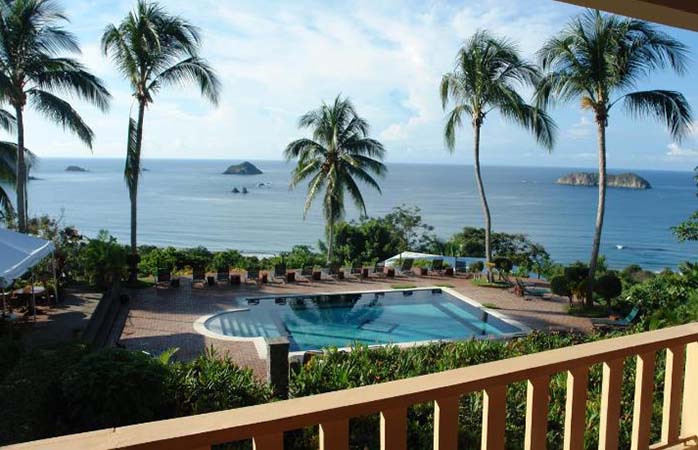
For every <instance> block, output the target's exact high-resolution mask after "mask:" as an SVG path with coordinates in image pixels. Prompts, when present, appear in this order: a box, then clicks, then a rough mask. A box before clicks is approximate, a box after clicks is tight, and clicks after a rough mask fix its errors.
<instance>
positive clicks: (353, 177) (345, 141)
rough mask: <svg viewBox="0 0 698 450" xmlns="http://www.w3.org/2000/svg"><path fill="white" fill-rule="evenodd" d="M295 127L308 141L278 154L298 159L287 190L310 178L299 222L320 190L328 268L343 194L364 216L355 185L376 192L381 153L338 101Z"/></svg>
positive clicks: (345, 105) (365, 126)
mask: <svg viewBox="0 0 698 450" xmlns="http://www.w3.org/2000/svg"><path fill="white" fill-rule="evenodd" d="M298 126H299V127H300V128H310V129H312V131H313V138H312V139H298V140H296V141H293V142H291V143H290V144H288V146H287V147H286V149H285V150H284V157H285V158H286V160H287V161H290V160H292V159H298V164H297V166H296V168H295V169H294V170H293V174H292V177H291V184H290V187H291V188H294V187H296V186H297V185H298V184H299V183H300V182H302V181H303V180H306V179H308V178H310V182H309V183H308V195H307V197H306V200H305V208H304V210H303V217H304V218H305V216H306V215H307V213H308V210H309V209H310V206H311V205H312V202H313V200H314V199H315V197H317V195H318V194H319V193H320V192H321V191H322V190H323V189H324V191H325V193H324V198H323V202H322V210H323V215H324V216H325V221H326V223H327V261H328V262H331V261H332V257H333V248H334V227H335V224H336V223H337V222H338V221H339V220H341V218H342V217H343V216H344V193H345V191H346V192H348V193H349V196H350V197H351V198H352V200H353V201H354V204H355V205H356V207H357V208H358V209H359V211H361V213H362V214H364V215H365V214H366V204H365V202H364V198H363V195H362V194H361V189H360V187H359V184H357V180H358V181H359V182H361V183H364V184H366V185H368V186H370V187H372V188H374V189H376V190H377V191H378V192H381V189H380V186H379V185H378V182H377V181H376V179H375V178H374V176H383V175H384V174H385V173H386V171H387V169H386V167H385V165H383V163H382V162H381V161H382V160H383V158H384V156H385V149H384V148H383V144H381V143H380V142H378V141H377V140H375V139H371V138H369V137H368V130H369V126H368V122H366V121H365V120H364V119H362V118H361V117H359V116H358V115H357V113H356V110H355V109H354V105H353V104H352V103H351V101H350V100H349V99H348V98H344V99H342V98H341V96H339V95H338V96H337V97H336V98H335V99H334V102H333V103H332V104H329V105H328V104H326V103H324V102H323V104H322V106H321V107H320V108H318V109H315V110H313V111H310V112H308V113H306V114H304V115H303V116H301V118H300V120H299V122H298Z"/></svg>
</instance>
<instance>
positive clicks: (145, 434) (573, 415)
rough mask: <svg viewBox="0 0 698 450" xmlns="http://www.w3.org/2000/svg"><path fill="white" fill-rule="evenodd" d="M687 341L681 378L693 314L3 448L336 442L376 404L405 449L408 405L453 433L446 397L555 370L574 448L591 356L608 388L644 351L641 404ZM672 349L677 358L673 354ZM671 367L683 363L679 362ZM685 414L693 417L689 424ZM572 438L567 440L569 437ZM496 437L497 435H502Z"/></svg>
mask: <svg viewBox="0 0 698 450" xmlns="http://www.w3.org/2000/svg"><path fill="white" fill-rule="evenodd" d="M687 344H690V345H689V350H688V351H686V353H685V359H686V371H687V372H690V373H687V374H686V377H687V378H688V376H689V375H692V376H698V350H697V348H698V323H692V324H688V325H682V326H678V327H672V328H666V329H663V330H658V331H652V332H647V333H640V334H635V335H628V336H623V337H618V338H613V339H607V340H603V341H597V342H592V343H588V344H581V345H576V346H572V347H566V348H561V349H556V350H550V351H546V352H541V353H535V354H531V355H526V356H520V357H516V358H510V359H505V360H501V361H495V362H490V363H486V364H480V365H477V366H470V367H465V368H461V369H454V370H449V371H445V372H440V373H435V374H430V375H423V376H419V377H413V378H408V379H404V380H398V381H392V382H388V383H382V384H376V385H370V386H364V387H359V388H354V389H348V390H342V391H335V392H329V393H325V394H319V395H313V396H308V397H302V398H297V399H292V400H285V401H280V402H274V403H269V404H264V405H257V406H251V407H245V408H238V409H233V410H227V411H221V412H215V413H209V414H200V415H196V416H189V417H182V418H177V419H169V420H163V421H157V422H150V423H143V424H138V425H131V426H126V427H120V428H114V429H108V430H100V431H94V432H88V433H82V434H75V435H69V436H63V437H58V438H51V439H45V440H41V441H33V442H27V443H24V444H18V445H16V446H11V447H9V448H11V449H52V450H62V449H66V450H67V449H70V450H73V449H78V448H90V449H165V448H167V449H175V450H176V449H199V448H208V447H209V446H211V445H212V444H216V443H223V442H231V441H236V440H241V439H250V438H255V447H256V448H258V449H260V450H261V449H262V448H264V449H272V450H277V449H281V448H282V445H283V443H282V440H281V441H280V440H279V436H280V435H281V433H282V432H284V431H290V430H295V429H300V428H304V427H309V426H314V425H318V424H324V425H323V427H322V429H323V433H324V435H323V439H322V441H323V445H324V447H323V448H334V447H332V446H330V443H331V442H332V433H333V431H334V430H337V433H338V434H340V435H341V440H344V439H346V436H347V433H346V430H345V425H346V421H348V420H349V419H350V418H353V417H357V416H362V415H367V414H376V413H380V414H381V430H382V436H381V441H382V442H386V441H387V442H388V443H385V444H384V445H386V446H387V445H389V443H392V446H395V447H394V448H403V443H404V436H396V435H395V433H396V432H401V431H400V430H403V429H404V426H405V421H404V412H405V410H406V408H408V407H410V406H411V405H414V404H417V403H424V402H430V401H437V408H438V411H439V414H438V415H436V416H435V417H436V419H437V420H438V421H439V423H438V424H437V425H438V427H435V429H437V430H438V431H439V432H442V433H453V432H457V427H453V422H452V418H451V417H448V416H444V414H447V415H448V414H452V413H453V411H454V408H453V407H452V403H453V402H452V401H449V399H453V398H458V397H459V396H461V395H464V394H468V393H471V392H476V391H486V392H487V393H488V394H487V395H488V397H489V400H490V401H491V402H493V403H492V405H491V406H492V407H494V406H497V404H495V403H494V402H497V403H501V402H502V401H503V400H502V395H501V392H502V389H503V388H504V387H505V386H507V385H508V384H511V383H514V382H519V381H529V382H531V383H533V387H531V389H534V390H533V391H532V392H531V395H530V396H529V399H533V400H531V401H537V402H538V403H540V402H541V401H542V396H541V395H540V394H537V393H536V392H535V389H536V387H537V388H538V389H539V390H540V389H542V387H541V386H542V382H541V380H544V379H547V377H550V376H552V375H553V374H556V373H559V372H568V373H569V374H571V376H570V377H569V379H568V405H567V412H568V413H569V416H570V417H569V419H568V426H569V429H568V430H566V433H565V434H566V439H565V440H566V447H567V448H576V445H577V442H576V441H577V437H578V436H579V433H580V431H579V430H580V428H579V427H580V425H581V430H582V433H583V429H584V423H583V421H584V406H581V407H580V406H579V403H578V402H579V401H581V397H583V398H584V399H585V398H586V378H585V376H586V375H585V374H586V373H587V372H588V368H589V367H590V366H591V365H593V364H598V363H605V364H607V365H609V367H611V368H615V371H611V370H610V369H609V370H608V371H607V370H605V371H604V374H605V377H604V378H606V376H609V377H610V378H609V380H608V381H606V379H604V383H610V384H609V385H608V386H609V388H605V389H604V392H605V393H606V394H607V395H608V393H609V392H612V391H613V389H611V387H612V384H613V383H614V382H616V381H617V380H618V377H617V373H618V372H617V370H618V368H617V363H613V362H614V361H619V360H622V359H624V358H627V357H630V356H637V355H643V356H642V357H641V358H643V359H642V361H647V363H645V364H644V365H640V366H639V367H638V371H639V373H640V374H641V375H642V376H641V377H640V379H639V381H638V385H637V389H638V391H637V392H636V399H639V400H640V401H641V403H642V405H643V407H645V405H646V403H647V397H646V394H644V393H643V391H642V390H643V389H644V387H646V386H647V385H648V383H649V381H648V380H647V378H646V377H647V376H649V373H650V372H651V370H650V369H651V367H650V364H649V362H648V361H649V360H648V359H647V358H648V355H650V354H652V355H653V354H654V353H655V352H657V351H660V350H663V349H667V348H671V349H675V350H676V349H679V348H685V346H686V345H687ZM671 355H672V357H673V355H674V353H671ZM674 369H675V370H680V369H679V368H678V367H675V368H674ZM606 372H608V375H606ZM668 376H671V377H672V380H674V387H673V389H677V387H676V386H675V385H676V382H677V381H678V380H679V379H680V377H678V376H677V375H674V374H673V372H672V371H669V372H668ZM695 379H698V378H695ZM682 387H683V386H682ZM681 390H682V391H683V392H682V394H683V402H682V403H683V404H684V410H683V412H682V417H683V423H682V429H681V435H682V436H683V437H682V438H680V437H678V436H676V435H677V434H678V433H676V432H675V430H676V429H677V427H678V425H677V423H676V420H677V415H678V414H679V412H678V408H679V403H680V402H677V401H676V399H677V398H678V397H679V395H680V394H679V393H677V392H672V393H671V394H670V397H671V399H670V400H667V401H666V404H668V405H670V409H672V410H671V411H670V412H668V411H666V410H665V415H667V418H666V423H667V427H669V429H668V430H667V431H666V436H670V437H671V438H672V439H674V438H675V439H685V437H686V435H687V433H691V435H695V434H696V431H698V420H697V418H698V406H696V405H698V392H697V391H698V388H695V387H694V386H688V388H687V389H686V388H683V389H681ZM689 396H690V398H689ZM536 398H537V399H538V400H536ZM570 399H571V400H570ZM577 399H578V400H577ZM687 399H688V400H690V401H689V402H688V403H689V404H687V401H686V400H687ZM608 400H609V399H608V398H606V399H602V402H605V404H606V405H607V407H608ZM611 400H613V399H611ZM449 405H450V406H449ZM499 406H500V407H501V409H502V410H503V409H504V407H505V405H499ZM485 409H486V414H485V416H484V417H483V421H484V423H483V425H485V428H483V429H485V430H489V431H492V433H491V434H492V435H493V436H494V438H496V439H499V438H500V437H501V436H499V435H498V434H497V433H495V432H494V431H495V430H499V429H500V428H501V427H503V424H501V423H499V422H500V421H501V417H502V416H501V414H500V412H499V411H496V410H494V409H492V408H485ZM456 411H457V409H456ZM614 411H615V410H614ZM612 412H613V411H612ZM527 414H530V415H531V417H530V421H529V420H527V423H529V422H530V423H531V424H541V423H544V422H545V420H543V419H542V418H541V417H540V415H536V414H535V412H534V411H529V412H528V413H527ZM645 414H646V412H644V411H643V414H642V417H639V418H638V419H636V422H637V424H636V427H638V428H637V430H636V431H635V432H634V435H635V434H637V438H638V439H640V440H641V441H644V440H645V433H646V432H647V430H643V429H641V428H639V427H642V426H645V422H646V418H645ZM488 419H491V420H494V421H496V423H494V422H493V423H489V424H488V423H487V420H488ZM612 420H613V418H612V417H611V418H608V421H609V423H611V422H612ZM580 421H581V422H580ZM689 421H690V422H691V423H687V422H689ZM693 422H695V423H693ZM532 426H534V425H532ZM454 428H455V431H454ZM604 429H605V432H607V433H615V434H617V428H616V429H615V430H614V429H613V426H610V427H609V426H608V424H607V426H606V427H605V428H604V427H602V430H604ZM389 431H390V433H389ZM568 433H569V436H568ZM483 434H485V433H483ZM487 434H489V433H487ZM527 436H528V437H527V439H530V441H531V442H532V443H540V441H541V440H542V438H541V435H540V432H539V430H527ZM485 438H486V436H483V448H499V447H500V445H497V444H492V442H489V443H487V442H485ZM616 438H617V436H616ZM568 439H569V442H567V441H568ZM605 439H606V440H605V442H613V437H611V439H610V441H609V440H608V437H607V438H605ZM338 442H339V441H338ZM434 442H435V445H438V447H436V448H452V443H453V442H454V441H453V438H452V436H451V437H449V436H447V435H446V434H441V435H440V436H438V437H437V436H435V440H434ZM497 442H500V441H499V440H498V441H497ZM500 443H502V444H503V441H501V442H500ZM640 443H641V444H643V443H644V442H640ZM668 444H671V442H669V443H668ZM340 445H341V444H340ZM534 445H535V444H534ZM386 448H393V447H386ZM645 448H647V447H645Z"/></svg>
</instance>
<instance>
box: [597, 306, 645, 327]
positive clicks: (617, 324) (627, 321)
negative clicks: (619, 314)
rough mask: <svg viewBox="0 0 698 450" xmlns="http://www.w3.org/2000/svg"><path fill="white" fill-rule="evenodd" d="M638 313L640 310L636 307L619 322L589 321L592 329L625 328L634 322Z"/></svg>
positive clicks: (609, 320) (605, 320)
mask: <svg viewBox="0 0 698 450" xmlns="http://www.w3.org/2000/svg"><path fill="white" fill-rule="evenodd" d="M639 312H640V308H639V307H638V306H637V305H636V306H634V307H633V309H632V310H631V311H630V312H629V313H628V315H627V316H625V318H623V319H620V320H613V319H591V324H592V325H593V326H594V328H597V329H598V328H627V327H629V326H630V325H632V323H633V322H634V321H635V319H636V318H637V315H638V313H639Z"/></svg>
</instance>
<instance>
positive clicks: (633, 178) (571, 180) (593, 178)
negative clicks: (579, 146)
mask: <svg viewBox="0 0 698 450" xmlns="http://www.w3.org/2000/svg"><path fill="white" fill-rule="evenodd" d="M556 183H557V184H568V185H571V186H598V185H599V174H597V173H594V172H572V173H569V174H567V175H565V176H563V177H560V178H558V179H557V181H556ZM606 186H608V187H615V188H625V189H650V188H652V186H651V185H650V183H649V181H647V180H645V179H644V178H642V177H641V176H639V175H637V174H634V173H631V172H628V173H621V174H618V175H611V174H609V175H607V176H606Z"/></svg>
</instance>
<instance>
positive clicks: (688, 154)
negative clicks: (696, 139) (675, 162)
mask: <svg viewBox="0 0 698 450" xmlns="http://www.w3.org/2000/svg"><path fill="white" fill-rule="evenodd" d="M667 148H668V149H669V151H668V152H666V155H667V156H668V157H670V158H698V150H696V149H691V148H684V147H681V146H680V145H678V144H676V143H671V144H669V145H667Z"/></svg>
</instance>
